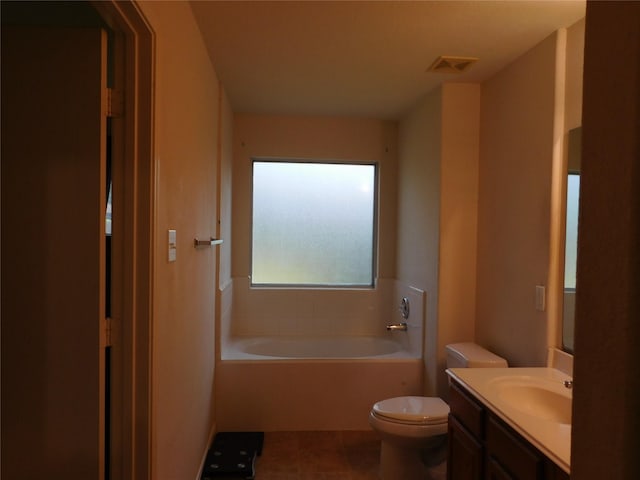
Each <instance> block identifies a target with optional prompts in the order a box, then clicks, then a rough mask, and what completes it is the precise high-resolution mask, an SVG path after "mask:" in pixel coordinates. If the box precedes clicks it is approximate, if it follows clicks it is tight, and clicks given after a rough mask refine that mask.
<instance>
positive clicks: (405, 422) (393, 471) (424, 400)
mask: <svg viewBox="0 0 640 480" xmlns="http://www.w3.org/2000/svg"><path fill="white" fill-rule="evenodd" d="M445 348H446V352H447V368H456V367H465V368H491V367H494V368H495V367H507V366H508V365H507V361H506V360H505V359H504V358H502V357H499V356H498V355H495V354H493V353H491V352H490V351H488V350H486V349H484V348H482V347H481V346H479V345H476V344H475V343H470V342H466V343H454V344H451V345H447V346H446V347H445ZM448 415H449V406H448V405H447V404H446V403H445V402H444V400H442V399H441V398H438V397H418V396H406V397H395V398H388V399H386V400H381V401H379V402H377V403H376V404H375V405H373V408H372V409H371V412H370V414H369V424H370V425H371V428H373V430H374V431H375V432H376V433H377V434H378V436H379V437H380V440H381V450H380V478H381V479H382V480H397V479H400V478H401V479H402V480H414V479H415V480H423V479H425V478H434V479H435V478H445V477H444V461H445V460H446V450H447V448H446V446H447V437H446V434H447V420H448Z"/></svg>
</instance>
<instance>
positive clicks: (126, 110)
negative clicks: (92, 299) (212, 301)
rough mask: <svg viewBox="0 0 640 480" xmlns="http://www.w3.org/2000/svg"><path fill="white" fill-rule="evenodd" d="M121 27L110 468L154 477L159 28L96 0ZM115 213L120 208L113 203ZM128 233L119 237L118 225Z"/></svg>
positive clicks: (127, 6)
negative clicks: (155, 148)
mask: <svg viewBox="0 0 640 480" xmlns="http://www.w3.org/2000/svg"><path fill="white" fill-rule="evenodd" d="M92 5H93V7H94V8H95V9H96V11H97V12H98V13H99V14H100V15H101V16H102V18H103V20H104V21H105V22H106V24H107V25H108V26H109V27H110V28H111V29H112V31H113V33H114V39H113V40H114V41H113V43H114V53H115V65H114V85H113V87H114V88H115V89H116V90H120V91H121V92H122V93H123V99H124V106H123V113H122V115H121V116H118V117H116V118H114V119H113V121H112V122H113V123H112V128H113V134H114V145H113V150H114V151H113V162H114V165H113V168H114V171H113V174H114V188H115V186H116V182H118V181H119V184H120V189H119V190H118V191H115V190H114V199H113V201H114V209H115V208H116V202H119V203H120V212H121V213H120V214H119V216H115V215H114V222H117V223H114V244H113V246H112V248H113V256H114V259H113V268H114V271H113V275H114V276H117V280H116V281H115V282H114V286H115V287H116V288H115V289H114V291H113V292H112V294H113V304H112V312H113V313H112V339H113V346H112V354H111V355H112V366H113V367H112V369H113V379H112V388H113V393H112V413H111V418H112V420H111V424H112V428H113V429H112V442H111V459H110V462H111V464H110V466H111V476H112V478H118V479H123V480H138V479H139V480H143V479H145V480H146V479H150V478H151V429H152V425H151V398H152V396H151V336H152V335H151V334H152V332H151V326H152V312H153V309H152V305H153V257H154V253H153V252H154V250H153V245H154V223H155V222H154V219H155V169H156V167H155V162H154V157H153V114H154V108H153V106H154V88H153V85H154V58H155V35H154V32H153V30H152V28H151V26H150V25H149V23H148V22H147V20H146V19H145V17H144V15H143V14H142V12H141V11H140V9H139V8H138V6H137V5H136V3H135V2H134V1H130V0H126V1H120V0H109V1H106V2H105V1H96V2H92ZM114 213H116V212H115V211H114ZM116 229H119V231H120V232H122V233H121V235H120V238H119V239H116V236H115V235H117V231H118V230H116Z"/></svg>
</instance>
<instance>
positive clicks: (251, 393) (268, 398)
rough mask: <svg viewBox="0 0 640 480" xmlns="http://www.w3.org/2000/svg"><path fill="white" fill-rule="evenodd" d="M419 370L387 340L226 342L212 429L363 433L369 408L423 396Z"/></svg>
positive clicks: (262, 339) (416, 359) (261, 339)
mask: <svg viewBox="0 0 640 480" xmlns="http://www.w3.org/2000/svg"><path fill="white" fill-rule="evenodd" d="M423 368H424V366H423V362H422V359H421V358H419V357H416V356H415V355H413V356H412V355H411V354H410V353H409V352H407V351H406V350H405V349H404V348H403V347H402V345H401V344H400V343H398V342H395V341H394V340H393V336H390V337H358V336H353V337H335V338H333V337H317V338H316V337H314V338H308V337H250V338H236V339H231V340H230V341H228V342H226V344H225V345H223V346H222V355H221V358H220V360H219V361H218V364H217V366H216V373H215V375H216V389H215V398H216V401H215V408H216V419H217V424H216V428H217V430H218V431H293V430H369V429H370V427H369V424H368V420H367V418H368V415H369V411H370V409H371V406H372V405H373V404H374V403H375V402H377V401H379V400H382V399H384V398H391V397H396V396H402V395H421V394H422V392H423V390H422V388H423Z"/></svg>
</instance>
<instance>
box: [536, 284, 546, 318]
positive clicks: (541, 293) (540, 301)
mask: <svg viewBox="0 0 640 480" xmlns="http://www.w3.org/2000/svg"><path fill="white" fill-rule="evenodd" d="M545 308H546V299H545V287H544V285H536V310H538V311H539V312H544V309H545Z"/></svg>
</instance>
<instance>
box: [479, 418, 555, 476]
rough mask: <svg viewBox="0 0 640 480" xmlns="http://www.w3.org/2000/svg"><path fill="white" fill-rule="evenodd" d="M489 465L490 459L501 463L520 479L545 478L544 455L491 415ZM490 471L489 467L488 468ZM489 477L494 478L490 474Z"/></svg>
mask: <svg viewBox="0 0 640 480" xmlns="http://www.w3.org/2000/svg"><path fill="white" fill-rule="evenodd" d="M486 433H487V437H486V440H485V446H486V449H487V462H488V463H487V465H488V466H489V465H490V462H489V460H492V461H494V462H497V463H499V466H500V467H501V469H502V470H504V471H508V472H509V474H510V475H511V477H509V476H507V477H502V476H499V475H498V476H496V477H495V478H498V479H501V478H512V477H513V478H517V479H518V480H540V479H542V478H544V457H543V456H542V455H541V454H539V453H538V452H537V451H536V450H534V449H533V448H532V447H531V446H530V445H529V444H527V443H525V441H524V440H521V439H520V436H519V435H518V434H517V433H515V432H513V431H512V430H511V429H510V428H509V427H507V426H506V425H504V424H503V423H502V421H500V420H499V419H497V418H495V417H494V416H492V415H491V416H489V417H488V421H487V428H486ZM487 471H489V468H487ZM489 478H494V477H491V476H489Z"/></svg>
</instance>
